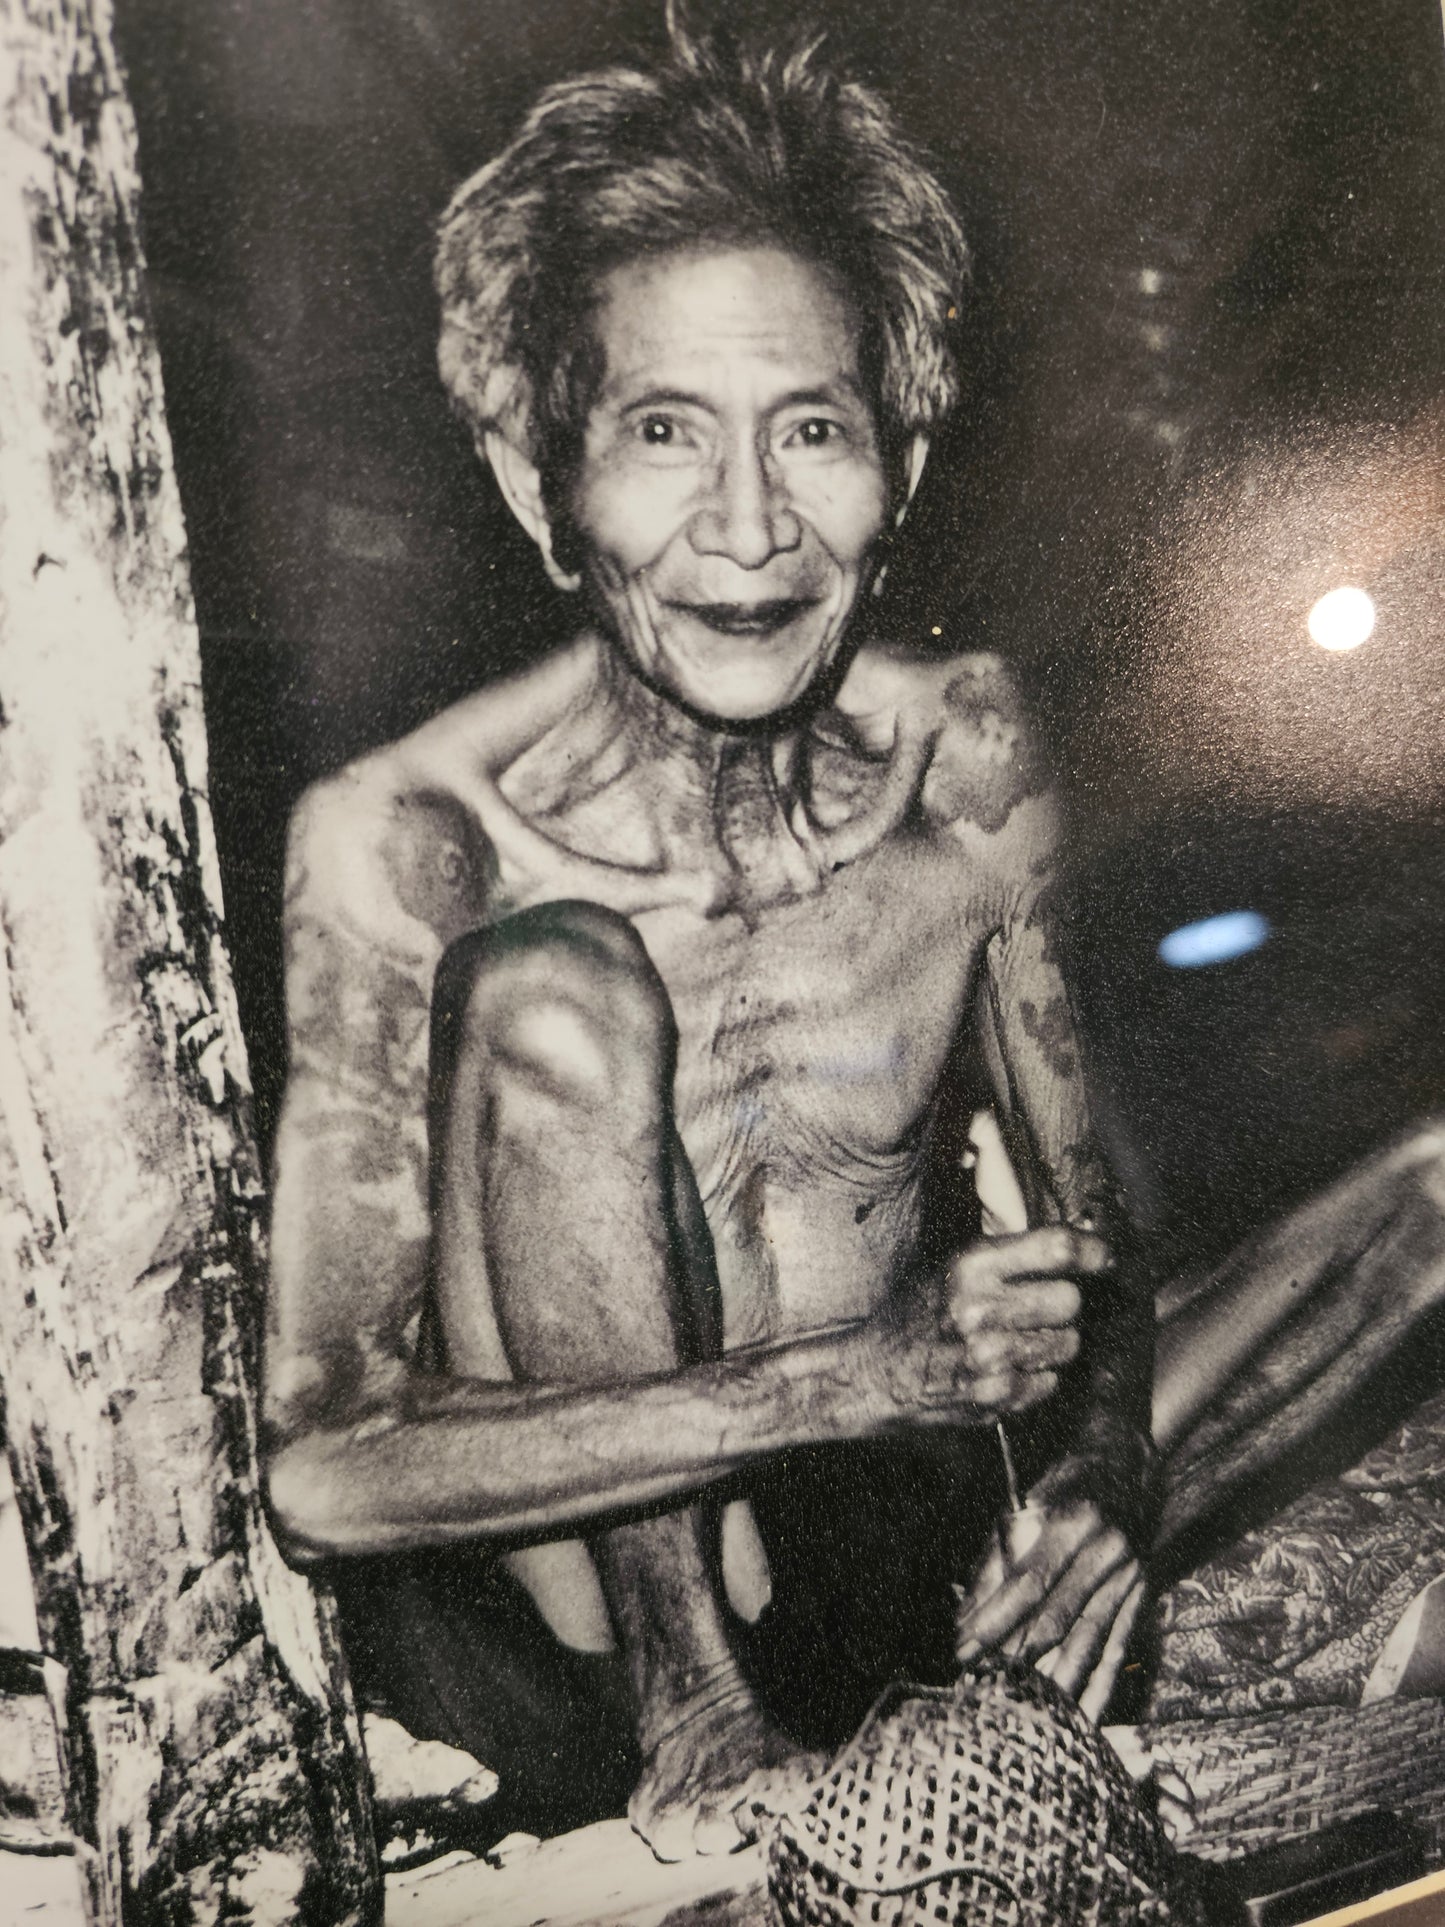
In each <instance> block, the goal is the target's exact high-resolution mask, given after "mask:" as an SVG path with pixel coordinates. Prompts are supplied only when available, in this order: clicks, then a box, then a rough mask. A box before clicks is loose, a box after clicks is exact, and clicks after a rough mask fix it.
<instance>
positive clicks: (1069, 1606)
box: [1024, 1506, 1137, 1657]
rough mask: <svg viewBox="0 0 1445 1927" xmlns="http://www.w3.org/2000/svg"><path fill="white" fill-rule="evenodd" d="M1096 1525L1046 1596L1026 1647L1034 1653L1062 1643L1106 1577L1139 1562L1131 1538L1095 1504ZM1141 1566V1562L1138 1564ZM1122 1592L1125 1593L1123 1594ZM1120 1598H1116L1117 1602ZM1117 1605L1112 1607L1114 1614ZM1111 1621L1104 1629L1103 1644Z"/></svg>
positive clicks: (1029, 1653)
mask: <svg viewBox="0 0 1445 1927" xmlns="http://www.w3.org/2000/svg"><path fill="white" fill-rule="evenodd" d="M1088 1510H1089V1512H1090V1513H1091V1514H1092V1525H1091V1528H1090V1533H1089V1536H1088V1537H1087V1538H1086V1539H1084V1540H1083V1541H1082V1542H1081V1544H1080V1546H1079V1549H1078V1552H1077V1553H1076V1555H1075V1557H1074V1559H1073V1561H1072V1563H1071V1564H1070V1565H1069V1566H1068V1567H1066V1568H1065V1570H1064V1571H1063V1572H1062V1573H1061V1574H1060V1575H1059V1577H1058V1578H1057V1580H1056V1581H1055V1583H1054V1587H1053V1590H1052V1591H1051V1592H1050V1593H1049V1594H1048V1596H1047V1597H1046V1599H1045V1601H1044V1604H1043V1607H1042V1609H1041V1610H1040V1611H1039V1612H1038V1613H1037V1614H1036V1615H1035V1617H1034V1619H1033V1621H1032V1623H1031V1624H1030V1626H1029V1628H1028V1636H1027V1639H1026V1640H1025V1643H1024V1651H1025V1653H1026V1654H1028V1655H1029V1656H1030V1657H1036V1656H1037V1655H1038V1654H1039V1653H1044V1652H1047V1651H1048V1649H1049V1648H1050V1647H1051V1646H1062V1645H1063V1644H1064V1642H1065V1641H1066V1640H1067V1639H1068V1637H1069V1635H1070V1633H1071V1632H1072V1631H1073V1629H1074V1627H1075V1626H1076V1625H1077V1624H1078V1622H1079V1617H1080V1614H1081V1613H1083V1612H1084V1611H1085V1609H1086V1608H1087V1607H1088V1605H1089V1602H1090V1601H1091V1600H1092V1599H1093V1598H1094V1597H1095V1595H1096V1594H1097V1593H1098V1591H1099V1588H1100V1587H1101V1586H1102V1585H1103V1584H1104V1582H1105V1580H1107V1579H1109V1578H1111V1577H1112V1576H1113V1575H1114V1574H1116V1573H1117V1572H1118V1571H1119V1570H1120V1569H1121V1568H1122V1567H1124V1566H1127V1565H1130V1564H1136V1562H1135V1561H1134V1556H1133V1553H1132V1552H1131V1550H1130V1547H1129V1541H1128V1540H1127V1539H1126V1538H1125V1537H1124V1535H1123V1533H1122V1532H1120V1531H1119V1530H1118V1528H1117V1527H1115V1526H1106V1525H1105V1524H1104V1522H1103V1520H1102V1519H1100V1517H1099V1515H1098V1513H1097V1512H1096V1511H1095V1510H1094V1508H1093V1507H1092V1506H1091V1507H1089V1508H1088ZM1136 1569H1137V1566H1136ZM1121 1596H1122V1595H1121ZM1117 1604H1118V1601H1117V1600H1116V1601H1115V1606H1117ZM1112 1611H1113V1608H1110V1612H1111V1614H1112ZM1107 1630H1108V1628H1107V1625H1106V1626H1105V1627H1104V1628H1103V1629H1102V1630H1101V1631H1100V1634H1099V1643H1100V1644H1101V1645H1102V1643H1103V1639H1104V1634H1105V1632H1107Z"/></svg>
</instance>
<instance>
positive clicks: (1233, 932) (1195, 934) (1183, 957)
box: [1159, 910, 1269, 970]
mask: <svg viewBox="0 0 1445 1927" xmlns="http://www.w3.org/2000/svg"><path fill="white" fill-rule="evenodd" d="M1268 935H1269V919H1268V917H1262V916H1261V915H1260V914H1259V912H1258V911H1257V910H1226V911H1224V912H1223V914H1222V915H1220V916H1217V917H1204V918H1203V919H1201V921H1200V922H1198V923H1185V924H1181V925H1180V927H1179V928H1178V929H1177V930H1171V931H1170V932H1169V935H1168V936H1167V937H1165V938H1163V939H1162V940H1161V942H1160V945H1159V955H1160V957H1161V958H1162V959H1163V961H1164V962H1165V963H1167V964H1168V965H1169V966H1170V968H1171V969H1172V970H1198V969H1200V968H1201V967H1202V966H1203V965H1205V964H1217V963H1228V962H1230V960H1231V959H1232V958H1234V957H1245V956H1248V954H1249V952H1250V951H1251V950H1258V948H1259V946H1260V945H1261V944H1262V943H1263V942H1264V941H1265V939H1266V938H1267V937H1268Z"/></svg>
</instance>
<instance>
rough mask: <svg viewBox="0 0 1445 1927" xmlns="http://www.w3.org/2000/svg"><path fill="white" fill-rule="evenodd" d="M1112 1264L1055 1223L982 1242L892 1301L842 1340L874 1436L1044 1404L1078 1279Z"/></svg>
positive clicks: (1071, 1342) (1073, 1338)
mask: <svg viewBox="0 0 1445 1927" xmlns="http://www.w3.org/2000/svg"><path fill="white" fill-rule="evenodd" d="M1111 1262H1112V1260H1111V1258H1110V1255H1109V1249H1108V1246H1107V1245H1106V1244H1105V1243H1104V1241H1103V1240H1102V1239H1101V1238H1096V1237H1094V1236H1093V1235H1092V1234H1091V1233H1089V1232H1085V1231H1075V1230H1071V1229H1069V1228H1068V1227H1067V1226H1064V1225H1051V1226H1049V1227H1047V1228H1046V1229H1043V1230H1038V1231H1025V1232H1023V1233H1021V1234H1020V1235H1019V1236H1018V1237H1015V1238H989V1239H985V1240H983V1241H982V1242H980V1243H978V1244H976V1245H972V1246H970V1248H969V1249H968V1250H967V1251H965V1252H961V1253H960V1254H959V1256H958V1257H956V1258H955V1259H954V1260H953V1262H952V1263H951V1264H950V1265H949V1266H948V1267H947V1269H946V1270H944V1271H943V1272H942V1273H941V1274H936V1275H934V1276H932V1277H928V1278H924V1279H920V1280H918V1281H917V1282H916V1283H915V1284H913V1285H912V1286H910V1287H909V1288H908V1289H907V1290H905V1291H902V1292H900V1293H898V1295H897V1296H896V1297H894V1298H891V1299H890V1300H889V1301H888V1302H887V1303H886V1304H885V1305H884V1306H883V1307H881V1309H880V1310H879V1311H878V1312H877V1313H876V1314H875V1315H874V1316H873V1317H872V1318H870V1319H869V1320H868V1321H867V1322H866V1323H865V1324H864V1325H862V1326H861V1327H860V1328H859V1329H858V1331H857V1333H856V1335H855V1336H854V1338H853V1339H852V1341H851V1344H850V1349H851V1350H852V1351H853V1353H854V1360H853V1362H854V1364H855V1365H856V1368H857V1370H858V1373H859V1377H860V1383H861V1387H862V1389H863V1391H864V1395H865V1397H867V1398H868V1399H869V1401H870V1405H871V1408H872V1410H873V1413H874V1415H875V1418H876V1420H877V1421H878V1429H879V1430H881V1431H884V1432H888V1431H893V1430H895V1429H898V1428H900V1427H911V1426H917V1425H929V1424H950V1425H959V1424H964V1425H968V1424H986V1423H987V1422H988V1421H990V1420H992V1419H996V1418H1002V1417H1005V1416H1006V1415H1007V1414H1009V1413H1011V1412H1022V1411H1024V1410H1026V1409H1027V1407H1029V1406H1031V1405H1037V1404H1038V1402H1039V1401H1040V1399H1044V1398H1047V1397H1048V1396H1049V1394H1050V1393H1051V1392H1053V1391H1054V1390H1055V1388H1056V1387H1057V1385H1058V1374H1059V1371H1060V1370H1061V1369H1062V1367H1063V1366H1065V1365H1067V1364H1068V1363H1069V1361H1070V1360H1071V1359H1072V1358H1073V1357H1074V1356H1075V1354H1076V1353H1077V1351H1078V1349H1079V1334H1078V1331H1077V1329H1076V1327H1077V1321H1078V1317H1079V1312H1080V1309H1081V1303H1082V1301H1081V1299H1080V1295H1079V1288H1078V1286H1077V1285H1076V1284H1075V1283H1074V1282H1073V1281H1074V1279H1075V1278H1076V1277H1079V1276H1085V1275H1090V1274H1093V1273H1096V1272H1101V1271H1105V1270H1107V1269H1108V1267H1109V1265H1110V1263H1111Z"/></svg>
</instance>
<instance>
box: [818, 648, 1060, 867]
mask: <svg viewBox="0 0 1445 1927" xmlns="http://www.w3.org/2000/svg"><path fill="white" fill-rule="evenodd" d="M839 708H840V709H842V710H844V712H845V713H846V714H849V715H850V719H851V720H853V722H854V727H855V728H859V727H860V725H861V727H862V729H863V731H864V733H865V736H869V737H877V738H878V739H879V744H880V746H886V745H887V743H888V742H889V741H890V740H891V739H892V737H893V736H894V735H895V734H896V733H897V732H898V731H899V730H902V731H904V732H905V733H907V734H910V735H915V736H925V737H927V738H928V739H929V742H930V751H929V757H928V768H927V774H926V776H925V777H924V781H923V788H922V804H923V809H924V812H925V814H926V816H927V818H928V820H929V821H930V822H931V823H932V824H934V825H935V826H936V827H938V828H940V829H946V830H949V831H951V832H953V833H954V834H956V835H957V836H959V837H961V838H963V839H964V840H965V841H967V842H969V843H970V844H972V845H974V846H975V847H980V848H981V847H984V846H987V847H992V848H996V849H997V850H998V851H999V852H1000V854H1002V852H1003V851H1004V849H1005V848H1009V849H1014V850H1016V852H1018V853H1021V852H1022V850H1023V849H1024V848H1036V847H1037V846H1038V845H1039V843H1040V842H1041V841H1044V842H1052V839H1053V836H1054V833H1055V827H1056V822H1055V818H1056V812H1055V805H1054V795H1053V778H1054V772H1053V769H1052V766H1051V763H1050V759H1049V757H1048V755H1047V753H1046V751H1045V748H1044V745H1043V743H1042V741H1041V739H1040V737H1039V735H1038V732H1037V730H1036V729H1035V727H1034V725H1033V722H1032V720H1031V718H1030V715H1029V710H1028V705H1027V702H1026V701H1025V699H1024V696H1023V692H1022V691H1021V689H1020V688H1019V684H1018V679H1017V677H1016V676H1015V675H1014V673H1013V671H1012V670H1011V669H1010V668H1009V666H1008V664H1007V663H1006V662H1005V661H1004V660H1003V658H1002V657H1001V656H997V655H994V654H992V653H990V652H987V651H983V650H978V651H974V652H972V653H970V654H967V655H961V656H951V657H948V658H944V659H940V658H939V657H937V656H927V655H923V654H921V653H910V652H905V651H902V650H885V649H868V650H860V652H859V654H858V657H857V659H856V660H855V662H854V664H853V666H852V668H851V669H850V671H849V674H848V676H847V678H846V680H845V683H844V686H843V689H842V690H841V691H840V694H839Z"/></svg>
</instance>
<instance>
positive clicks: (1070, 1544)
mask: <svg viewBox="0 0 1445 1927" xmlns="http://www.w3.org/2000/svg"><path fill="white" fill-rule="evenodd" d="M1098 1529H1099V1515H1098V1513H1097V1512H1096V1511H1095V1510H1094V1508H1093V1507H1092V1506H1090V1505H1084V1506H1080V1507H1079V1508H1077V1509H1076V1510H1075V1511H1072V1512H1066V1513H1058V1514H1055V1515H1054V1516H1053V1517H1052V1518H1050V1519H1049V1521H1048V1523H1047V1524H1046V1525H1045V1527H1044V1530H1043V1532H1042V1533H1041V1534H1040V1535H1039V1538H1038V1541H1037V1542H1036V1544H1035V1545H1034V1546H1033V1547H1032V1548H1031V1550H1030V1551H1029V1552H1027V1553H1026V1554H1025V1555H1024V1557H1023V1558H1022V1559H1020V1560H1018V1561H1017V1562H1016V1564H1015V1566H1014V1569H1013V1571H1012V1572H1011V1573H1010V1574H1009V1575H1008V1576H1007V1577H1006V1578H1005V1579H1004V1582H1003V1584H1002V1585H1001V1586H998V1587H997V1588H996V1589H995V1590H994V1591H993V1592H992V1593H991V1594H989V1596H988V1597H987V1598H982V1599H980V1598H975V1599H974V1601H973V1602H972V1603H971V1607H970V1609H969V1610H968V1611H965V1612H963V1613H960V1615H959V1620H958V1657H959V1659H960V1661H961V1662H962V1663H963V1664H964V1665H967V1664H968V1663H969V1661H970V1660H972V1659H975V1658H977V1656H978V1655H979V1654H980V1653H982V1652H986V1651H987V1650H988V1649H989V1648H990V1647H992V1646H997V1645H998V1644H999V1643H1000V1642H1001V1641H1002V1640H1004V1639H1006V1638H1007V1637H1008V1635H1009V1634H1010V1633H1011V1632H1013V1631H1014V1630H1015V1628H1017V1627H1019V1626H1020V1625H1021V1624H1022V1623H1023V1622H1024V1621H1025V1620H1027V1619H1029V1618H1031V1617H1032V1616H1033V1615H1034V1614H1035V1613H1036V1612H1037V1611H1038V1609H1039V1608H1040V1606H1042V1605H1043V1603H1044V1601H1045V1600H1046V1599H1047V1598H1048V1596H1049V1594H1050V1593H1051V1592H1052V1591H1053V1588H1054V1585H1055V1584H1056V1582H1057V1580H1058V1577H1059V1575H1060V1574H1061V1573H1063V1572H1064V1571H1066V1570H1067V1568H1068V1567H1069V1566H1070V1564H1071V1563H1072V1562H1073V1559H1074V1556H1075V1554H1076V1553H1077V1552H1078V1551H1079V1549H1080V1547H1081V1546H1082V1545H1083V1544H1084V1543H1085V1541H1086V1540H1087V1539H1089V1538H1090V1537H1091V1536H1092V1535H1093V1534H1094V1533H1095V1532H1096V1531H1098Z"/></svg>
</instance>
